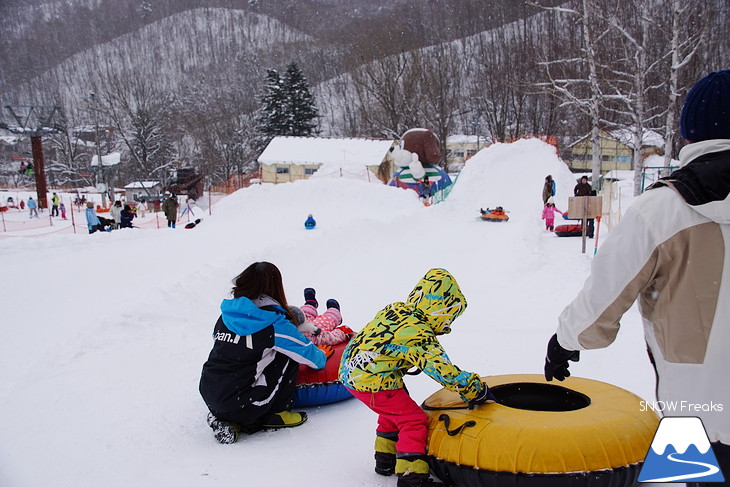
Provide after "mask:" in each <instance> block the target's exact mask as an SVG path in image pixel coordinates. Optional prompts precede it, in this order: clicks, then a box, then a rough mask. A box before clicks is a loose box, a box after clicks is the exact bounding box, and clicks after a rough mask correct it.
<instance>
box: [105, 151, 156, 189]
mask: <svg viewBox="0 0 730 487" xmlns="http://www.w3.org/2000/svg"><path fill="white" fill-rule="evenodd" d="M103 159H104V157H103V156H102V160H103ZM159 184H160V182H159V181H135V182H133V183H129V184H128V185H126V186H125V187H124V189H143V188H147V189H150V188H154V187H155V186H159Z"/></svg>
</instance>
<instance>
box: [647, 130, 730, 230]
mask: <svg viewBox="0 0 730 487" xmlns="http://www.w3.org/2000/svg"><path fill="white" fill-rule="evenodd" d="M679 160H680V166H681V168H680V169H678V170H676V171H674V172H673V173H672V174H671V175H669V177H668V178H665V179H662V180H660V181H658V182H657V183H655V184H654V185H652V188H654V187H659V186H669V187H671V188H673V189H674V190H675V191H676V192H677V193H679V195H680V196H681V197H682V198H683V199H684V201H685V202H686V203H687V204H688V205H690V206H691V207H692V208H693V209H694V210H695V211H697V212H698V213H700V214H701V215H703V216H705V217H706V218H709V219H710V220H712V221H714V222H717V223H730V140H729V139H716V140H706V141H702V142H696V143H694V144H689V145H687V146H685V147H683V148H682V150H681V151H680V152H679Z"/></svg>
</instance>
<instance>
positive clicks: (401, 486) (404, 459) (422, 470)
mask: <svg viewBox="0 0 730 487" xmlns="http://www.w3.org/2000/svg"><path fill="white" fill-rule="evenodd" d="M429 472H430V468H429V466H428V462H427V461H426V455H423V454H414V453H400V454H398V455H397V459H396V463H395V473H396V474H397V475H398V484H397V487H443V485H444V484H443V483H441V482H439V481H436V480H432V479H431V475H430V473H429Z"/></svg>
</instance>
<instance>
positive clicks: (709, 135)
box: [679, 69, 730, 142]
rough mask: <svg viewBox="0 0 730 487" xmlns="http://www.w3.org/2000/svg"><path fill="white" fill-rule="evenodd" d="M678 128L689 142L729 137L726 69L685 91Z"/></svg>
mask: <svg viewBox="0 0 730 487" xmlns="http://www.w3.org/2000/svg"><path fill="white" fill-rule="evenodd" d="M679 129H680V132H681V133H682V137H684V138H685V139H686V140H689V141H691V142H699V141H701V140H709V139H730V69H725V70H723V71H715V72H714V73H710V74H708V75H707V76H705V77H704V78H702V79H701V80H699V81H698V82H697V83H696V84H695V85H694V86H693V87H692V89H691V90H689V93H687V98H686V99H685V100H684V106H683V107H682V115H681V116H680V118H679Z"/></svg>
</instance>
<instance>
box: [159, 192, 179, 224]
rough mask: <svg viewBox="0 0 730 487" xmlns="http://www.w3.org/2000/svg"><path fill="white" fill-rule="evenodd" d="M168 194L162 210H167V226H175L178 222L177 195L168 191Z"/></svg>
mask: <svg viewBox="0 0 730 487" xmlns="http://www.w3.org/2000/svg"><path fill="white" fill-rule="evenodd" d="M167 195H168V196H167V199H166V200H165V202H164V203H162V211H164V212H165V218H167V228H175V223H176V222H177V206H178V203H177V197H176V196H175V195H174V194H170V193H167Z"/></svg>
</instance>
